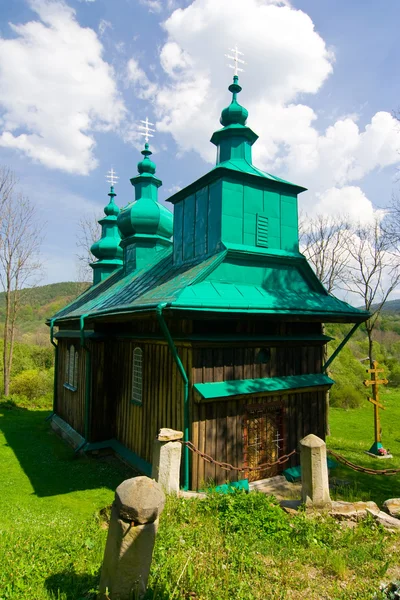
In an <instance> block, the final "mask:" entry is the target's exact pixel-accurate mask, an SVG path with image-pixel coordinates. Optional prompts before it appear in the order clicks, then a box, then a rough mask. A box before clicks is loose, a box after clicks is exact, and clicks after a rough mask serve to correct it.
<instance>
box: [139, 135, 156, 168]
mask: <svg viewBox="0 0 400 600" xmlns="http://www.w3.org/2000/svg"><path fill="white" fill-rule="evenodd" d="M141 153H142V154H143V156H144V159H143V160H141V161H140V162H138V165H137V170H138V172H139V173H140V175H142V173H150V174H151V175H154V173H155V172H156V165H155V163H153V161H152V160H150V158H149V156H151V154H152V152H151V150H149V144H148V143H147V142H146V144H145V146H144V150H142V152H141Z"/></svg>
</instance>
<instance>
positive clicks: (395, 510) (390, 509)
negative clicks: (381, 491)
mask: <svg viewBox="0 0 400 600" xmlns="http://www.w3.org/2000/svg"><path fill="white" fill-rule="evenodd" d="M383 510H384V511H385V512H387V513H388V514H389V515H390V516H392V517H397V516H399V515H400V498H389V499H388V500H385V502H384V503H383Z"/></svg>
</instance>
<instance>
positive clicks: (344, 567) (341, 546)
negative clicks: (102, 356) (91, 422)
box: [0, 394, 400, 600]
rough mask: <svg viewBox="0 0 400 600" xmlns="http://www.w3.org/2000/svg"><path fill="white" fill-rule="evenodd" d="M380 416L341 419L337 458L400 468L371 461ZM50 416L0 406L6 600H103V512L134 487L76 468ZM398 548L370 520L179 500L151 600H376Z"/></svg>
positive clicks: (392, 489) (231, 501) (358, 492)
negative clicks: (349, 521)
mask: <svg viewBox="0 0 400 600" xmlns="http://www.w3.org/2000/svg"><path fill="white" fill-rule="evenodd" d="M397 398H399V394H397V395H396V394H387V395H386V396H385V403H387V406H388V411H387V414H385V417H384V419H385V420H383V429H384V439H385V441H386V436H388V440H389V427H390V426H391V427H392V430H391V433H390V435H391V436H392V438H393V441H392V439H390V444H391V448H392V450H393V452H394V453H396V454H397V455H398V456H400V442H399V441H397V442H396V438H397V432H396V431H395V423H396V420H397V417H398V416H400V409H399V408H398V405H397V402H398V400H397ZM386 401H387V402H386ZM399 403H400V402H399ZM371 413H372V411H371V407H370V406H369V405H366V406H365V407H362V408H361V409H359V410H353V411H343V410H332V413H331V416H332V436H331V438H330V445H331V447H333V448H335V449H337V450H339V451H340V452H342V453H343V454H344V455H345V456H347V457H348V458H351V459H352V460H355V461H356V462H360V461H364V464H373V465H374V466H375V465H377V466H382V467H384V466H386V465H388V463H389V462H390V464H392V463H394V464H398V463H399V462H400V461H399V459H398V458H396V459H393V461H385V462H383V461H380V462H378V461H373V459H369V458H368V457H367V456H366V455H363V450H364V447H369V445H370V443H372V439H371V437H372V414H371ZM398 413H399V414H398ZM47 414H48V412H46V411H43V410H24V409H21V408H16V407H15V406H12V404H10V403H8V404H7V403H0V431H1V433H0V465H1V469H0V489H1V494H0V600H28V599H29V600H89V599H93V600H94V598H95V596H96V590H97V586H98V578H99V569H100V566H101V560H102V556H103V550H104V544H105V539H106V535H107V529H106V525H105V521H104V519H103V518H102V517H101V516H100V511H102V509H104V508H105V507H107V506H109V505H110V503H111V502H112V499H113V492H114V490H115V488H116V487H117V485H118V484H119V483H120V482H121V481H122V480H123V479H125V478H127V477H130V476H132V472H131V470H130V469H128V468H127V467H125V466H124V465H123V464H122V463H120V462H119V461H117V460H115V459H113V458H109V457H108V458H98V459H95V458H82V457H80V458H76V457H75V456H74V453H73V451H72V450H71V449H70V448H69V447H68V446H66V445H65V444H64V442H62V441H61V440H60V439H59V438H58V437H57V436H55V434H54V433H53V432H52V431H51V430H50V428H49V426H48V424H47V423H45V421H44V418H45V416H46V415H47ZM399 437H400V436H399ZM396 444H397V445H396ZM396 461H397V462H396ZM335 475H337V476H340V477H341V478H343V479H349V480H350V481H351V482H356V486H355V485H353V484H352V486H351V487H350V492H349V491H347V490H346V489H345V490H344V492H343V493H344V494H347V495H349V494H350V495H352V496H354V498H355V499H358V498H361V497H365V498H372V499H374V500H379V501H381V500H384V499H385V498H387V497H390V496H394V495H400V490H399V481H398V477H395V478H379V477H375V478H371V477H368V476H359V475H357V474H355V475H353V473H352V472H350V471H348V470H347V469H342V468H341V469H339V470H338V473H335ZM102 512H103V513H104V511H102ZM398 540H399V538H398V537H397V536H396V535H391V534H387V533H385V532H384V531H383V530H382V529H381V528H380V527H377V526H376V525H375V524H374V523H373V521H372V520H368V521H366V522H364V523H363V524H360V525H359V526H357V527H356V528H355V529H349V528H347V527H346V526H343V525H341V524H340V523H337V522H335V521H333V520H332V519H330V518H328V517H326V516H325V517H324V516H317V517H311V518H310V517H308V516H306V515H305V514H304V513H300V514H299V515H297V516H295V517H291V516H288V515H286V514H285V513H284V512H283V511H282V510H281V509H280V508H279V507H278V506H277V505H276V504H275V503H274V501H273V499H271V498H266V497H265V496H263V495H261V494H257V493H252V494H249V495H245V494H237V495H233V496H227V495H225V496H223V495H218V494H212V495H211V496H210V497H209V498H208V499H207V500H182V499H176V498H169V499H168V501H167V504H166V507H165V510H164V513H163V514H162V517H161V522H160V527H159V533H158V536H157V541H156V547H155V552H154V560H153V565H152V570H151V575H150V580H149V591H148V595H147V600H189V599H191V598H194V599H196V600H228V599H229V600H231V599H237V600H253V599H255V600H257V599H260V600H261V599H263V600H264V599H272V600H286V599H287V600H289V599H290V600H293V599H295V600H297V599H298V600H303V599H305V598H307V600H321V599H329V600H345V599H349V600H350V599H361V600H367V599H371V600H372V598H373V597H374V593H375V592H377V591H378V589H379V583H380V582H381V581H382V580H385V581H389V580H391V579H394V578H396V577H398V576H399V574H400V571H399V567H398V565H399V564H400V540H399V541H398ZM381 597H382V596H379V595H378V596H377V599H378V598H381Z"/></svg>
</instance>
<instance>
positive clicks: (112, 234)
mask: <svg viewBox="0 0 400 600" xmlns="http://www.w3.org/2000/svg"><path fill="white" fill-rule="evenodd" d="M107 177H108V179H109V181H110V183H111V187H110V192H109V194H108V195H109V197H110V201H109V203H108V204H107V206H106V207H105V208H104V214H105V217H103V218H102V219H100V221H99V224H100V225H101V238H100V239H99V240H98V241H97V242H95V243H94V244H93V245H92V247H91V248H90V251H91V253H92V254H93V255H94V256H95V257H96V258H97V259H98V260H97V261H95V262H93V263H91V265H90V266H91V267H92V269H93V284H94V285H96V283H100V281H103V279H105V278H106V277H108V276H109V275H110V274H111V273H112V272H113V271H115V269H118V267H120V266H121V265H122V248H121V246H120V242H121V236H120V234H119V231H118V226H117V217H118V214H119V208H118V206H117V205H116V204H115V202H114V198H115V196H116V195H117V194H116V193H115V192H114V183H116V180H117V179H118V178H117V176H116V175H115V173H114V171H113V169H111V171H110V172H109V174H108V176H107Z"/></svg>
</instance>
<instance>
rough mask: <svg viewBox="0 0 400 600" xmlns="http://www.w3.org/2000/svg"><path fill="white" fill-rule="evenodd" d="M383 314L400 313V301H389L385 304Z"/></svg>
mask: <svg viewBox="0 0 400 600" xmlns="http://www.w3.org/2000/svg"><path fill="white" fill-rule="evenodd" d="M382 312H385V313H400V299H397V300H389V301H388V302H386V303H385V305H384V307H383V309H382Z"/></svg>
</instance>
